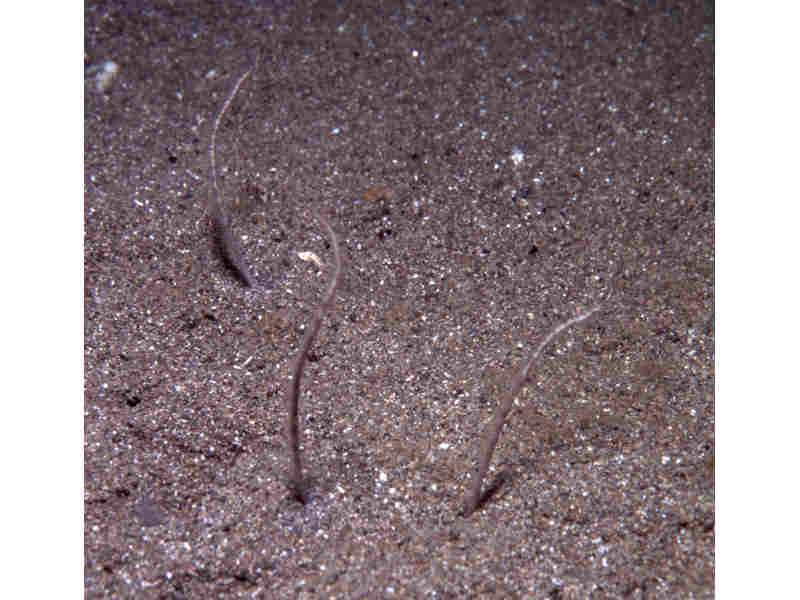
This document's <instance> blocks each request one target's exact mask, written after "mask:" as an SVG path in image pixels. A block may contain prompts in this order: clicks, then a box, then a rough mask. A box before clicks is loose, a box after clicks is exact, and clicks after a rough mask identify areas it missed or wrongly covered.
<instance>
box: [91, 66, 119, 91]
mask: <svg viewBox="0 0 800 600" xmlns="http://www.w3.org/2000/svg"><path fill="white" fill-rule="evenodd" d="M117 73H119V65H118V64H117V63H115V62H114V61H113V60H107V61H106V62H105V63H103V66H102V68H101V69H100V72H99V73H98V74H97V75H95V84H96V85H97V91H98V92H100V93H101V94H104V93H106V92H107V91H108V90H109V89H110V88H111V84H112V83H114V77H116V75H117Z"/></svg>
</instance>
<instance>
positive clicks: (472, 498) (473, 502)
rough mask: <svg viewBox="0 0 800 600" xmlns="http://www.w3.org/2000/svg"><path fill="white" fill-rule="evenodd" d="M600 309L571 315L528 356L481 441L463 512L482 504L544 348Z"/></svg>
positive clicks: (469, 513)
mask: <svg viewBox="0 0 800 600" xmlns="http://www.w3.org/2000/svg"><path fill="white" fill-rule="evenodd" d="M599 309H600V305H599V304H598V305H597V306H594V307H593V308H591V309H589V310H587V311H586V312H583V313H581V314H580V315H578V316H577V317H574V318H572V319H569V320H568V321H565V322H564V323H561V324H560V325H557V326H556V327H555V328H554V329H553V330H552V331H551V332H550V333H548V334H547V335H546V336H545V337H544V339H543V340H542V341H541V342H540V343H539V345H538V346H537V347H536V349H535V350H534V351H533V353H532V354H531V355H530V357H529V358H528V360H527V361H526V362H525V364H524V365H523V366H522V369H521V370H520V372H519V373H518V374H517V376H516V377H515V378H514V381H513V382H512V383H511V389H509V391H508V393H507V394H506V396H505V397H504V398H503V401H502V402H501V403H500V404H498V406H497V411H496V412H495V416H494V420H493V421H492V424H491V425H490V426H489V429H488V430H487V431H486V436H485V437H484V439H483V444H482V445H481V453H480V457H479V462H478V468H477V470H476V472H475V476H474V479H473V480H472V483H471V485H470V489H469V491H468V492H467V495H466V497H465V499H464V511H463V514H464V516H465V517H469V516H470V515H471V514H472V513H473V512H475V509H476V508H478V505H479V504H480V501H481V489H482V486H483V478H484V477H486V472H487V471H488V470H489V462H491V460H492V454H493V453H494V448H495V446H497V441H498V440H499V439H500V432H501V431H502V430H503V424H504V423H505V420H506V417H507V416H508V413H509V412H511V407H512V406H513V403H514V398H515V397H516V396H517V394H519V391H520V390H521V389H522V386H523V385H524V384H525V380H526V379H527V378H528V373H529V372H530V370H531V367H532V366H533V363H534V362H536V359H537V358H539V355H540V354H541V352H542V350H544V348H545V346H547V344H549V343H550V342H551V341H552V340H553V338H554V337H556V336H557V335H558V334H559V333H561V332H562V331H564V330H565V329H568V328H570V327H572V326H573V325H575V324H577V323H580V322H581V321H584V320H586V319H588V318H589V317H590V316H591V315H592V314H594V313H595V312H596V311H597V310H599Z"/></svg>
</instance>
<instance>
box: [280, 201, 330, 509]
mask: <svg viewBox="0 0 800 600" xmlns="http://www.w3.org/2000/svg"><path fill="white" fill-rule="evenodd" d="M316 217H317V220H318V221H319V222H320V223H322V224H323V225H324V227H325V229H326V230H327V231H328V235H329V236H330V238H331V243H332V245H333V257H334V262H335V267H334V268H335V270H334V273H333V277H331V281H330V283H329V284H328V291H327V292H326V294H325V298H324V299H323V300H322V303H321V304H320V305H319V307H318V308H317V311H316V313H315V314H314V318H313V319H312V321H311V326H310V327H309V328H308V331H306V334H305V336H304V337H303V341H302V343H301V345H300V352H299V353H298V355H297V359H296V360H295V363H294V366H293V367H292V385H291V386H290V387H289V393H288V395H287V396H286V412H287V418H286V441H287V444H288V446H289V481H288V487H289V490H290V491H291V492H292V494H293V495H294V497H295V498H296V499H297V500H299V501H300V502H304V498H303V491H304V490H303V465H302V461H301V457H300V428H299V416H298V413H299V410H298V404H299V399H300V380H301V379H302V377H303V368H304V367H305V364H306V360H307V359H308V352H309V350H311V345H312V344H313V343H314V339H315V338H316V337H317V333H319V330H320V327H321V326H322V319H323V318H324V316H325V314H326V313H327V312H328V311H329V310H330V308H331V307H332V306H333V301H334V296H335V295H336V288H337V287H338V286H339V280H340V278H341V275H342V258H341V254H340V251H339V239H338V238H337V236H336V233H335V232H334V231H333V228H332V227H331V225H330V223H329V222H328V220H327V219H326V218H325V217H323V216H322V215H320V214H317V215H316Z"/></svg>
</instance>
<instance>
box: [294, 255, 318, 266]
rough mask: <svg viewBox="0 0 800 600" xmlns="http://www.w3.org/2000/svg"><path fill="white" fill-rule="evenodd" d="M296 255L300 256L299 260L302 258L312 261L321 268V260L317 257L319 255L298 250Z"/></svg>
mask: <svg viewBox="0 0 800 600" xmlns="http://www.w3.org/2000/svg"><path fill="white" fill-rule="evenodd" d="M297 256H298V257H299V258H300V260H304V261H306V262H313V263H314V264H315V265H317V266H318V267H319V268H320V269H321V268H322V261H321V260H320V259H319V256H317V255H316V254H314V253H313V252H298V253H297Z"/></svg>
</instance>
